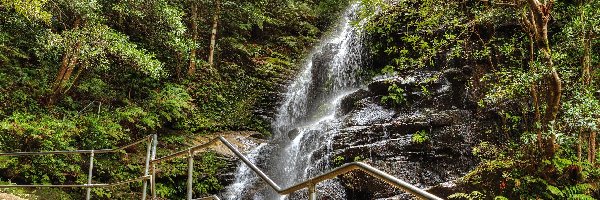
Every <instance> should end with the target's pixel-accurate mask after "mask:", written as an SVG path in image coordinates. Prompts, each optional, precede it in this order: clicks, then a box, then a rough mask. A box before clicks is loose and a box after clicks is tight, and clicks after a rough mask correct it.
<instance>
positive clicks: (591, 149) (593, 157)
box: [588, 131, 596, 166]
mask: <svg viewBox="0 0 600 200" xmlns="http://www.w3.org/2000/svg"><path fill="white" fill-rule="evenodd" d="M589 143H590V147H589V148H588V149H589V150H588V161H589V162H590V163H591V164H592V166H593V165H594V164H596V131H592V132H591V133H590V141H589Z"/></svg>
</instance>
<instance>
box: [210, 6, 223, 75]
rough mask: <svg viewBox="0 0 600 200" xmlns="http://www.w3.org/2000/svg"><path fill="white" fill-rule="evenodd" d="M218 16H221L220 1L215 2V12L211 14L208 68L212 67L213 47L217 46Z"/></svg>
mask: <svg viewBox="0 0 600 200" xmlns="http://www.w3.org/2000/svg"><path fill="white" fill-rule="evenodd" d="M219 15H221V0H215V11H214V13H213V22H212V31H211V32H210V34H211V35H210V48H209V53H208V65H209V67H210V68H212V67H213V65H214V57H215V47H216V45H217V28H218V25H219Z"/></svg>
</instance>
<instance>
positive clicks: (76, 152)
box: [0, 135, 152, 156]
mask: <svg viewBox="0 0 600 200" xmlns="http://www.w3.org/2000/svg"><path fill="white" fill-rule="evenodd" d="M151 138H152V135H149V136H146V137H144V138H142V139H140V140H137V141H135V142H133V143H131V144H128V145H125V146H122V147H119V148H116V149H98V150H73V151H42V152H11V153H0V156H38V155H65V154H91V153H92V152H93V153H95V154H99V153H114V152H117V151H121V150H125V149H127V148H129V147H132V146H135V145H137V144H139V143H142V142H145V141H148V140H150V139H151Z"/></svg>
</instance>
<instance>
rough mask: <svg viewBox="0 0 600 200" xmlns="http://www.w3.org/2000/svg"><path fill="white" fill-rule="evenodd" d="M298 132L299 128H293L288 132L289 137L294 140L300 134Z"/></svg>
mask: <svg viewBox="0 0 600 200" xmlns="http://www.w3.org/2000/svg"><path fill="white" fill-rule="evenodd" d="M298 134H300V130H298V128H295V129H292V130H291V131H289V132H288V133H287V136H288V139H290V140H292V139H294V138H296V137H297V136H298Z"/></svg>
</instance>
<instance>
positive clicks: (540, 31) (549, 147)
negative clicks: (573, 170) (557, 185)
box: [524, 0, 562, 158]
mask: <svg viewBox="0 0 600 200" xmlns="http://www.w3.org/2000/svg"><path fill="white" fill-rule="evenodd" d="M527 3H528V5H529V10H530V17H531V19H527V18H524V24H525V25H526V27H527V28H528V30H529V32H530V33H532V34H533V36H534V38H535V41H536V43H537V46H538V47H540V48H541V52H542V54H543V61H544V64H545V66H546V68H548V69H550V73H549V74H548V75H546V78H545V81H544V82H546V83H547V84H548V85H547V90H546V96H547V99H546V109H545V115H544V119H543V121H542V122H543V123H542V130H543V131H548V130H549V128H550V126H551V125H552V123H553V121H555V120H556V117H557V115H558V111H559V110H560V98H561V91H562V81H561V79H560V76H559V74H558V72H557V71H556V69H555V68H554V63H553V61H552V52H551V49H550V42H549V40H548V22H549V21H550V12H551V10H552V6H553V5H554V0H548V1H544V3H540V1H539V0H527ZM544 143H545V144H544V146H545V154H546V157H547V158H551V157H553V156H554V154H555V153H556V145H555V143H556V135H554V134H551V135H550V138H549V139H547V140H546V141H545V142H544Z"/></svg>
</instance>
